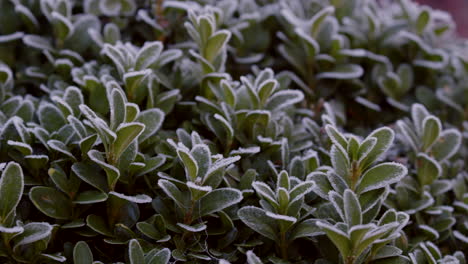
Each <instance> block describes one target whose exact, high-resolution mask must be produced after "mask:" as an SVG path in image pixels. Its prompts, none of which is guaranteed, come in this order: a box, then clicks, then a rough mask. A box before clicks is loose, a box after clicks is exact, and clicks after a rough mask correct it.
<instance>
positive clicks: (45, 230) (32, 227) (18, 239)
mask: <svg viewBox="0 0 468 264" xmlns="http://www.w3.org/2000/svg"><path fill="white" fill-rule="evenodd" d="M23 229H24V231H23V232H22V233H20V234H17V235H15V236H14V237H13V243H14V247H13V251H16V249H17V248H19V247H21V246H23V245H27V244H32V243H34V242H36V241H39V240H42V239H45V238H47V237H48V236H50V235H51V232H52V226H51V225H50V224H49V223H37V222H32V223H28V224H26V225H25V226H23Z"/></svg>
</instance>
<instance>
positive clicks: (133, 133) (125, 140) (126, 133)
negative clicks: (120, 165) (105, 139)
mask: <svg viewBox="0 0 468 264" xmlns="http://www.w3.org/2000/svg"><path fill="white" fill-rule="evenodd" d="M144 129H145V125H143V124H142V123H137V122H133V123H125V124H123V125H120V126H119V128H117V132H116V135H117V138H116V139H115V142H114V143H112V145H111V150H110V152H111V153H112V154H111V155H112V158H111V159H110V162H111V163H114V164H115V163H116V162H117V160H119V158H120V156H121V155H122V153H123V152H124V151H125V150H126V149H127V148H128V146H129V145H130V144H131V143H132V142H133V140H135V139H136V138H138V136H140V135H141V133H142V132H143V130H144Z"/></svg>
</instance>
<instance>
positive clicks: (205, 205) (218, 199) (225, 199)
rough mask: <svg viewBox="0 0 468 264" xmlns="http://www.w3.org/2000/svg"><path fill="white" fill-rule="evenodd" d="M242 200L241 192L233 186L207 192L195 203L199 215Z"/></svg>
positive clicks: (213, 211)
mask: <svg viewBox="0 0 468 264" xmlns="http://www.w3.org/2000/svg"><path fill="white" fill-rule="evenodd" d="M241 200H242V193H241V192H240V191H239V190H236V189H233V188H220V189H217V190H214V191H211V192H209V193H208V194H206V195H205V196H203V197H202V198H201V199H200V200H199V203H198V204H197V207H196V208H198V209H196V210H195V212H198V214H199V216H200V217H202V216H205V215H208V214H212V213H216V212H219V211H221V210H223V209H225V208H227V207H229V206H231V205H234V204H237V203H239V202H240V201H241Z"/></svg>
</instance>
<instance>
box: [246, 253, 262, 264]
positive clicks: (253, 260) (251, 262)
mask: <svg viewBox="0 0 468 264" xmlns="http://www.w3.org/2000/svg"><path fill="white" fill-rule="evenodd" d="M246 255H247V263H248V264H263V262H262V261H261V260H260V258H259V257H257V256H256V255H255V253H253V251H252V250H249V251H247V253H246Z"/></svg>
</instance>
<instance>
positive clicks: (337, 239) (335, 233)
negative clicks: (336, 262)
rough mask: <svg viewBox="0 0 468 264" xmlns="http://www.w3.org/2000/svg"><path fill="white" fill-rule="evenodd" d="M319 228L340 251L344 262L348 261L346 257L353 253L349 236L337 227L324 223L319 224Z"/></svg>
mask: <svg viewBox="0 0 468 264" xmlns="http://www.w3.org/2000/svg"><path fill="white" fill-rule="evenodd" d="M317 226H318V227H320V228H321V229H322V230H323V231H324V232H325V233H326V234H327V237H328V238H329V239H330V240H331V241H332V242H333V244H335V246H336V247H337V248H338V250H339V251H340V254H341V257H342V258H343V260H346V257H348V256H349V255H350V253H351V242H350V241H349V237H348V235H346V234H345V233H344V232H343V231H341V230H340V229H338V228H336V227H335V226H332V225H330V224H327V223H324V222H317Z"/></svg>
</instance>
